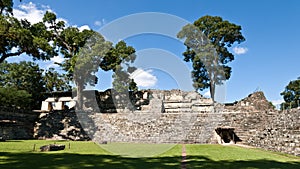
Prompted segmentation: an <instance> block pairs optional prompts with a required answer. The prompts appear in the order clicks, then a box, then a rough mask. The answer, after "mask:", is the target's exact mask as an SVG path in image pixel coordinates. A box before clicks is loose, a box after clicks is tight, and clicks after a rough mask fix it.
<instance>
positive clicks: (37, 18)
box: [14, 2, 68, 26]
mask: <svg viewBox="0 0 300 169" xmlns="http://www.w3.org/2000/svg"><path fill="white" fill-rule="evenodd" d="M46 11H49V12H53V13H55V12H54V11H53V10H52V9H51V8H50V7H49V6H46V5H40V6H37V5H36V4H34V3H32V2H29V3H24V4H22V5H19V6H18V7H17V8H15V9H14V17H16V18H17V19H19V20H21V19H26V20H27V21H29V22H30V23H31V24H35V23H38V22H41V21H43V17H44V14H45V13H46ZM57 20H58V21H64V22H65V25H66V26H68V21H67V20H66V19H64V18H57Z"/></svg>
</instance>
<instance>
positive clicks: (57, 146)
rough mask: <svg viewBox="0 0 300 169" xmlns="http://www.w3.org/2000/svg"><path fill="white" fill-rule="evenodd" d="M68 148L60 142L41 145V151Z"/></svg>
mask: <svg viewBox="0 0 300 169" xmlns="http://www.w3.org/2000/svg"><path fill="white" fill-rule="evenodd" d="M65 148H66V146H65V145H60V144H49V145H44V146H41V147H40V150H41V151H60V150H64V149H65Z"/></svg>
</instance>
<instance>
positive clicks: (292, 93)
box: [280, 77, 300, 109]
mask: <svg viewBox="0 0 300 169" xmlns="http://www.w3.org/2000/svg"><path fill="white" fill-rule="evenodd" d="M280 95H282V96H283V99H284V101H285V102H284V103H282V104H281V109H287V108H296V107H299V106H300V77H299V78H298V79H297V80H293V81H290V83H289V84H288V85H287V86H286V87H285V90H284V91H283V92H282V93H280Z"/></svg>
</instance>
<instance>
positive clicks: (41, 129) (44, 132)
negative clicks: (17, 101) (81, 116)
mask: <svg viewBox="0 0 300 169" xmlns="http://www.w3.org/2000/svg"><path fill="white" fill-rule="evenodd" d="M33 137H34V138H36V139H67V140H90V138H89V136H88V135H87V134H86V133H85V132H84V130H83V128H82V127H81V124H80V122H79V120H78V118H77V114H76V113H75V111H74V110H63V111H51V112H47V113H41V114H40V116H39V118H38V120H37V121H36V122H35V126H34V135H33Z"/></svg>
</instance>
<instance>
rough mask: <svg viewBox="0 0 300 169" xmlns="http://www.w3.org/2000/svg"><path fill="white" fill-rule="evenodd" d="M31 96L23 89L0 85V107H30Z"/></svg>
mask: <svg viewBox="0 0 300 169" xmlns="http://www.w3.org/2000/svg"><path fill="white" fill-rule="evenodd" d="M31 103H32V96H31V94H29V93H28V92H27V91H25V90H18V89H16V88H14V87H6V88H4V87H0V107H6V108H17V109H31V108H32V107H31Z"/></svg>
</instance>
